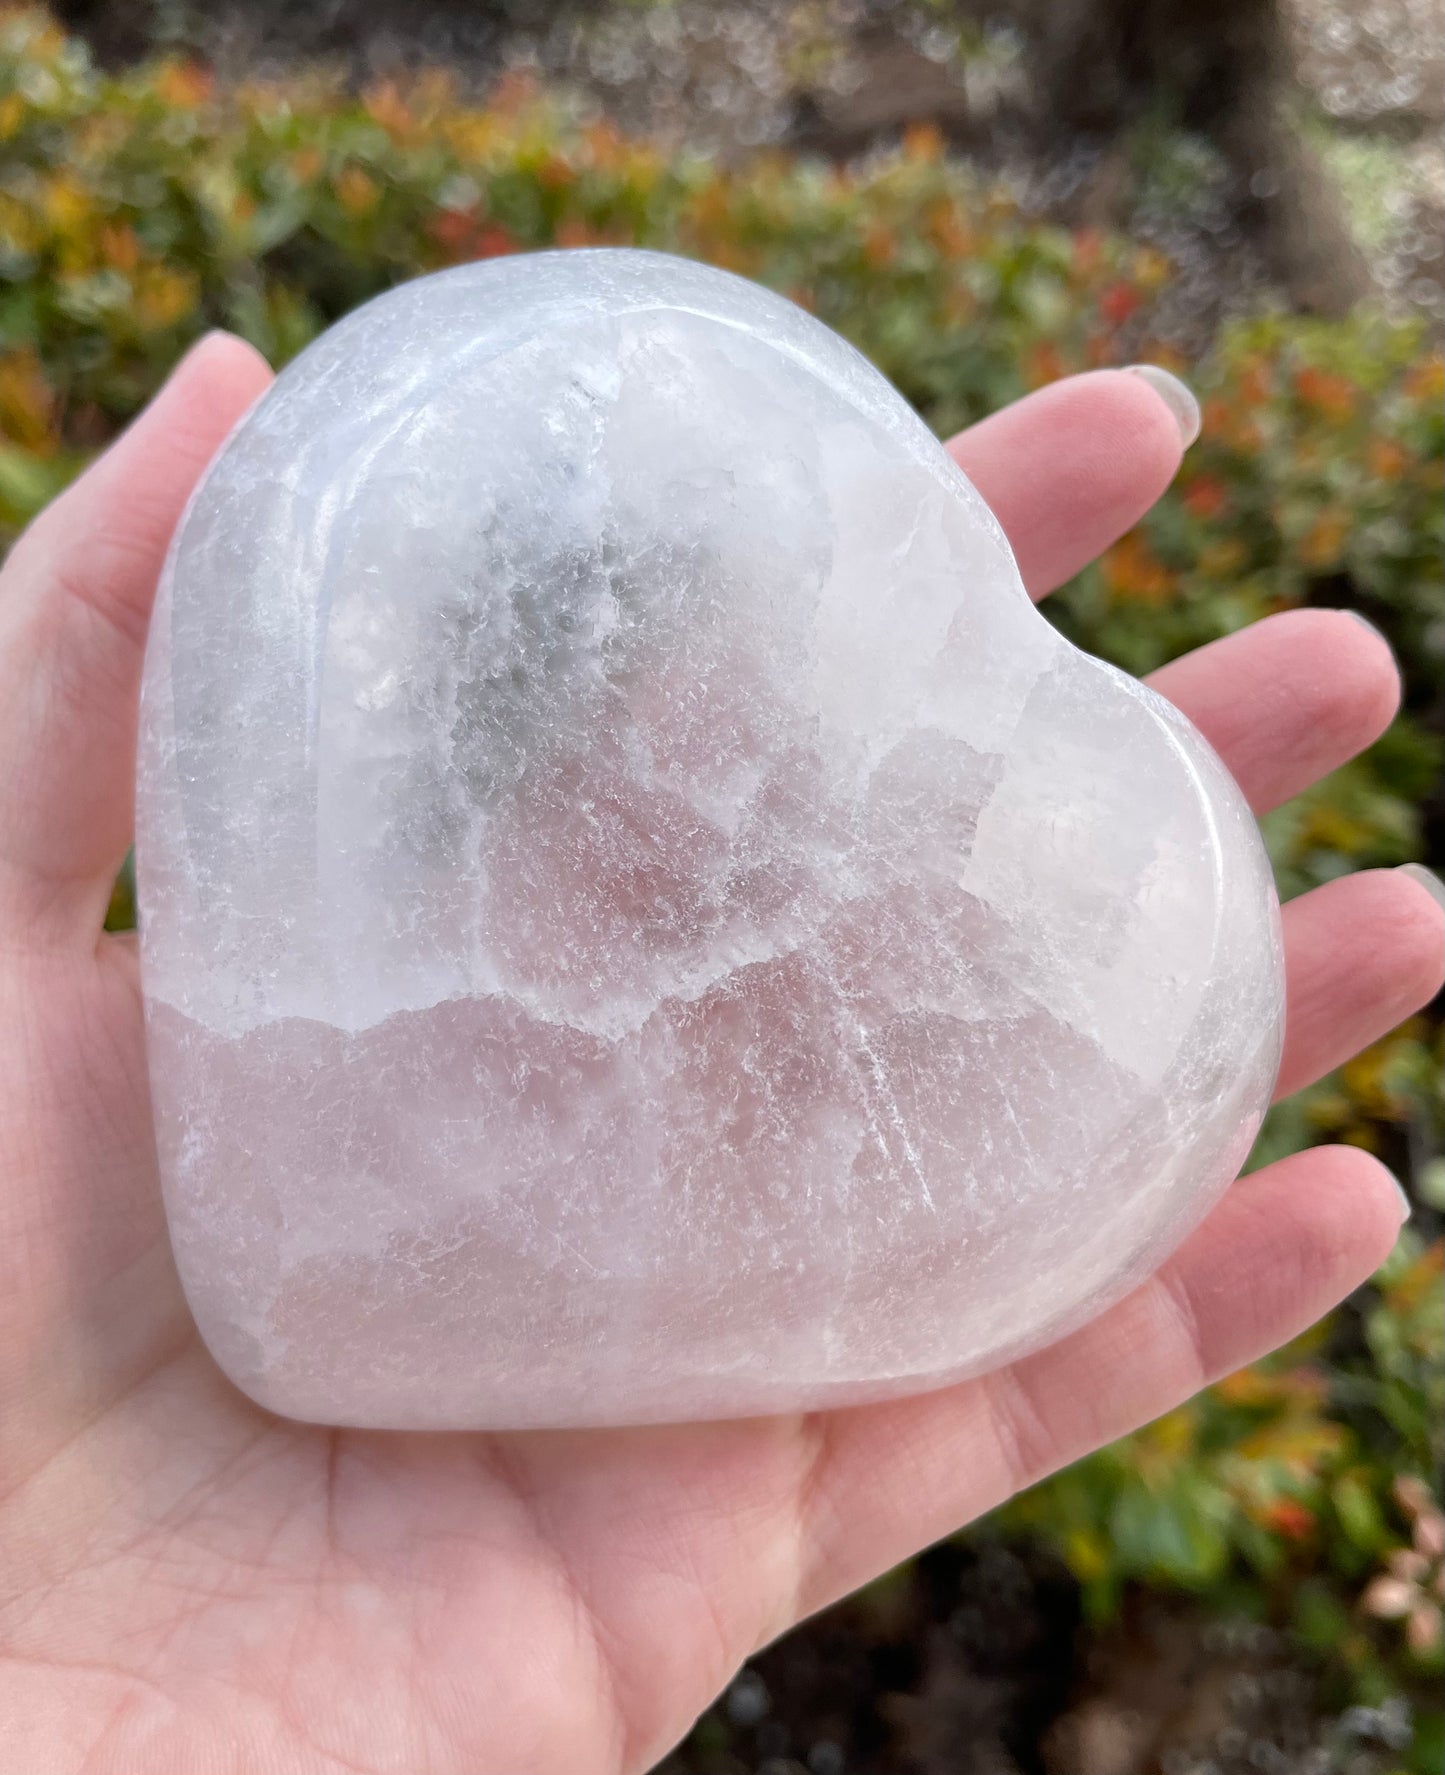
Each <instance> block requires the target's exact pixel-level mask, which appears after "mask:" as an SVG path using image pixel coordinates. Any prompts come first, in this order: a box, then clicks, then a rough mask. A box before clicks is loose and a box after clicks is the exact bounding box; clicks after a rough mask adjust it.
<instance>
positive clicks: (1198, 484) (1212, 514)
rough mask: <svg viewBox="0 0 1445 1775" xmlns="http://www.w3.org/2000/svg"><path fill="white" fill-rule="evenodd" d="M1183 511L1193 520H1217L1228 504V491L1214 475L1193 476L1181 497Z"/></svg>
mask: <svg viewBox="0 0 1445 1775" xmlns="http://www.w3.org/2000/svg"><path fill="white" fill-rule="evenodd" d="M1182 503H1183V506H1184V509H1185V511H1187V512H1188V513H1189V515H1190V516H1191V517H1194V518H1217V517H1218V516H1219V514H1220V513H1221V512H1222V511H1223V510H1224V509H1225V507H1226V506H1227V505H1228V504H1229V490H1228V489H1227V488H1226V487H1225V485H1224V482H1223V481H1221V480H1219V479H1218V478H1217V477H1216V476H1214V475H1195V476H1194V477H1193V478H1192V479H1191V480H1190V482H1189V484H1188V485H1187V486H1186V487H1185V489H1184V493H1183V495H1182Z"/></svg>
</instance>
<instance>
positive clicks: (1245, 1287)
mask: <svg viewBox="0 0 1445 1775" xmlns="http://www.w3.org/2000/svg"><path fill="white" fill-rule="evenodd" d="M1402 1217H1403V1205H1402V1201H1401V1197H1400V1194H1399V1190H1398V1186H1397V1185H1396V1184H1395V1182H1394V1180H1393V1178H1391V1176H1390V1175H1389V1173H1388V1172H1387V1171H1386V1170H1385V1169H1384V1167H1383V1166H1381V1165H1380V1164H1379V1163H1378V1162H1377V1161H1376V1160H1374V1159H1372V1158H1371V1157H1369V1155H1368V1154H1366V1153H1363V1152H1360V1151H1358V1150H1357V1149H1355V1148H1352V1147H1316V1148H1314V1149H1313V1150H1312V1151H1309V1152H1303V1153H1296V1154H1294V1155H1293V1156H1292V1157H1291V1158H1287V1159H1282V1160H1280V1161H1279V1163H1278V1164H1275V1165H1270V1166H1268V1167H1266V1169H1264V1170H1263V1171H1259V1172H1256V1173H1255V1174H1254V1175H1253V1176H1251V1177H1247V1178H1244V1179H1242V1180H1241V1181H1240V1182H1239V1183H1238V1184H1236V1185H1235V1186H1234V1188H1233V1189H1232V1190H1231V1191H1230V1192H1229V1194H1228V1195H1227V1196H1226V1197H1225V1199H1224V1201H1223V1202H1222V1203H1221V1204H1220V1205H1219V1207H1218V1208H1216V1209H1215V1211H1214V1213H1213V1214H1211V1215H1210V1216H1209V1218H1208V1219H1207V1220H1206V1221H1205V1222H1204V1224H1203V1225H1202V1226H1201V1227H1200V1228H1199V1229H1198V1231H1197V1232H1195V1233H1194V1235H1193V1236H1192V1237H1191V1238H1190V1239H1189V1240H1187V1241H1186V1242H1185V1244H1184V1245H1183V1246H1182V1247H1181V1248H1180V1250H1179V1251H1178V1252H1176V1253H1175V1255H1174V1257H1173V1258H1171V1259H1170V1261H1169V1262H1168V1263H1167V1264H1166V1265H1165V1266H1164V1267H1163V1269H1162V1270H1160V1271H1159V1273H1158V1274H1157V1275H1156V1276H1154V1277H1153V1278H1151V1280H1150V1281H1148V1282H1147V1283H1145V1284H1144V1286H1143V1287H1142V1288H1139V1289H1137V1290H1136V1291H1135V1292H1134V1293H1133V1294H1131V1295H1130V1296H1129V1297H1128V1298H1127V1299H1125V1300H1124V1301H1121V1302H1120V1303H1119V1305H1118V1306H1115V1307H1113V1308H1111V1309H1110V1310H1109V1311H1108V1312H1106V1313H1104V1314H1103V1315H1102V1316H1101V1317H1099V1318H1098V1319H1096V1320H1094V1321H1093V1322H1092V1323H1091V1324H1089V1325H1086V1326H1085V1327H1084V1328H1083V1329H1082V1330H1080V1331H1076V1332H1074V1333H1073V1334H1072V1336H1070V1337H1067V1338H1065V1339H1064V1340H1063V1342H1061V1343H1059V1344H1056V1345H1054V1346H1053V1347H1052V1348H1050V1349H1047V1350H1043V1351H1040V1352H1039V1353H1038V1354H1037V1355H1035V1356H1030V1357H1027V1358H1026V1359H1025V1360H1023V1361H1021V1362H1016V1363H1013V1364H1011V1365H1010V1366H1009V1367H1008V1368H1005V1369H1001V1370H999V1371H998V1372H996V1373H995V1374H992V1375H987V1376H985V1377H984V1378H983V1379H981V1380H977V1381H967V1382H964V1383H963V1384H962V1385H961V1386H956V1387H950V1388H947V1389H945V1390H944V1391H942V1392H939V1393H934V1394H925V1395H922V1396H921V1397H918V1398H914V1399H908V1400H902V1401H898V1402H896V1403H890V1404H886V1405H877V1406H865V1407H863V1408H861V1409H858V1410H854V1411H847V1412H839V1413H835V1414H833V1415H832V1416H831V1417H825V1418H823V1419H821V1420H819V1431H818V1442H817V1445H816V1447H815V1449H814V1451H813V1454H812V1458H811V1461H810V1463H809V1467H808V1476H807V1478H806V1480H805V1484H804V1492H803V1501H802V1505H801V1509H800V1516H799V1521H800V1527H801V1530H802V1535H803V1548H804V1552H803V1564H802V1568H801V1581H800V1586H799V1594H798V1596H797V1598H796V1603H797V1613H799V1614H806V1613H808V1612H809V1611H811V1610H813V1609H817V1608H820V1607H822V1606H823V1604H825V1603H827V1602H830V1601H832V1600H833V1599H834V1598H835V1597H837V1596H840V1595H842V1594H843V1593H845V1592H846V1591H849V1590H852V1589H854V1588H855V1587H856V1586H857V1585H859V1584H862V1583H864V1582H866V1581H867V1580H868V1579H869V1578H871V1577H873V1576H874V1575H875V1574H877V1573H878V1572H882V1571H886V1570H887V1569H888V1568H889V1567H890V1566H892V1565H894V1564H896V1563H897V1562H898V1561H899V1560H900V1559H902V1558H904V1557H905V1556H906V1555H908V1554H910V1553H912V1552H914V1551H915V1550H916V1549H917V1548H919V1547H922V1546H925V1545H926V1544H927V1543H928V1542H930V1541H933V1540H936V1539H937V1538H938V1537H939V1536H940V1535H944V1534H947V1533H949V1532H951V1531H952V1530H954V1529H956V1528H957V1527H959V1525H960V1524H962V1523H964V1522H966V1521H969V1520H970V1519H972V1518H973V1517H975V1516H978V1515H980V1514H981V1513H982V1512H984V1511H986V1510H991V1509H993V1508H994V1507H995V1506H996V1505H998V1504H1000V1503H1002V1502H1003V1501H1004V1499H1005V1498H1007V1497H1009V1496H1011V1495H1012V1494H1013V1493H1014V1492H1017V1491H1021V1490H1023V1489H1024V1488H1026V1487H1027V1486H1030V1485H1032V1484H1033V1483H1034V1482H1035V1481H1036V1480H1039V1479H1042V1478H1043V1477H1044V1476H1045V1475H1046V1474H1048V1473H1051V1472H1053V1471H1055V1470H1056V1469H1057V1468H1059V1467H1063V1466H1066V1465H1067V1464H1068V1463H1069V1462H1070V1461H1073V1460H1077V1459H1078V1458H1079V1457H1080V1456H1081V1455H1083V1454H1086V1453H1088V1452H1089V1451H1090V1450H1092V1449H1094V1448H1097V1447H1099V1446H1100V1445H1102V1444H1103V1443H1106V1442H1111V1441H1113V1440H1114V1439H1115V1438H1117V1437H1119V1436H1123V1435H1125V1434H1126V1433H1127V1432H1128V1431H1130V1430H1133V1429H1136V1428H1137V1427H1138V1426H1139V1425H1140V1424H1142V1423H1145V1422H1147V1421H1148V1420H1149V1419H1150V1418H1154V1417H1158V1416H1159V1415H1160V1414H1161V1413H1163V1412H1166V1411H1169V1410H1170V1409H1172V1408H1173V1407H1174V1406H1176V1405H1178V1404H1180V1403H1181V1402H1182V1401H1184V1400H1185V1399H1187V1398H1189V1396H1190V1395H1191V1394H1193V1393H1195V1392H1197V1391H1198V1390H1199V1388H1200V1387H1202V1386H1204V1385H1206V1384H1207V1383H1208V1382H1210V1381H1213V1380H1216V1379H1218V1378H1219V1377H1220V1376H1221V1375H1225V1374H1228V1373H1231V1372H1232V1371H1233V1370H1234V1369H1236V1368H1239V1367H1241V1366H1242V1365H1243V1364H1245V1363H1247V1362H1251V1361H1253V1360H1254V1359H1255V1358H1256V1357H1258V1356H1261V1355H1263V1354H1264V1353H1265V1352H1266V1351H1267V1350H1271V1349H1274V1348H1276V1347H1277V1346H1278V1345H1280V1344H1282V1343H1285V1342H1287V1341H1288V1340H1289V1339H1290V1338H1291V1337H1294V1336H1296V1335H1297V1334H1298V1333H1299V1332H1300V1331H1302V1330H1304V1328H1305V1327H1306V1326H1308V1325H1310V1324H1312V1323H1313V1322H1314V1321H1315V1320H1316V1319H1318V1318H1319V1317H1320V1315H1321V1314H1322V1313H1324V1312H1326V1311H1327V1310H1328V1309H1329V1308H1330V1307H1332V1306H1333V1305H1334V1304H1335V1303H1336V1302H1337V1301H1339V1300H1341V1299H1342V1298H1343V1297H1344V1296H1345V1295H1346V1294H1348V1293H1349V1292H1350V1290H1351V1289H1352V1288H1355V1287H1357V1286H1358V1285H1359V1284H1360V1283H1361V1282H1363V1281H1364V1280H1365V1279H1366V1277H1368V1276H1369V1275H1370V1274H1371V1273H1372V1272H1373V1271H1374V1270H1375V1269H1376V1268H1377V1267H1378V1266H1379V1264H1380V1263H1381V1262H1382V1261H1383V1260H1384V1258H1385V1257H1386V1255H1387V1254H1388V1252H1389V1250H1390V1248H1391V1246H1392V1245H1393V1244H1394V1241H1395V1236H1396V1234H1397V1233H1398V1231H1399V1228H1400V1222H1401V1219H1402Z"/></svg>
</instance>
